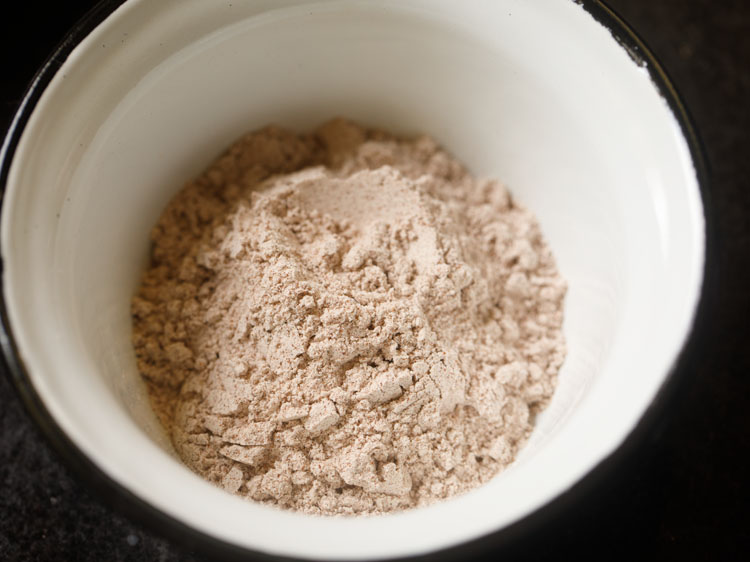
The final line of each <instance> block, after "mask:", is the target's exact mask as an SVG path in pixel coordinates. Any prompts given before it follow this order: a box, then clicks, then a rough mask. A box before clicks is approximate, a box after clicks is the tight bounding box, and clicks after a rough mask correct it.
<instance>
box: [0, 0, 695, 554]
mask: <svg viewBox="0 0 750 562" xmlns="http://www.w3.org/2000/svg"><path fill="white" fill-rule="evenodd" d="M336 115H342V116H346V117H349V118H352V119H355V120H358V121H361V122H363V123H366V124H370V125H376V126H380V127H383V128H387V129H390V130H393V131H396V132H401V133H419V132H426V133H429V134H431V135H433V136H434V137H436V138H437V139H438V140H439V141H440V142H441V143H442V144H444V145H445V146H446V147H447V148H448V149H449V150H450V151H452V152H453V153H454V154H455V155H456V156H458V157H459V158H460V159H462V160H463V161H464V162H466V163H467V164H468V165H469V167H470V168H471V169H472V171H473V172H474V173H475V174H477V175H487V176H495V177H498V178H500V179H501V180H503V181H504V182H505V183H506V184H508V185H509V187H510V188H511V190H512V192H513V193H514V194H515V195H516V197H517V198H518V199H519V200H520V201H521V202H522V203H524V204H525V205H527V206H528V207H530V208H531V209H532V210H533V211H534V212H535V213H536V214H537V216H538V218H539V219H540V222H541V224H542V228H543V231H544V233H545V235H546V237H547V239H548V240H549V242H550V243H551V246H552V248H553V250H554V252H555V255H556V258H557V260H558V265H559V266H560V269H561V271H562V273H563V275H564V276H565V277H566V279H567V280H568V282H569V293H568V297H567V300H566V311H565V312H566V318H565V333H566V338H567V342H568V349H569V351H568V357H567V360H566V362H565V365H564V367H563V370H562V372H561V374H560V378H559V383H558V388H557V391H556V393H555V395H554V399H553V401H552V404H551V405H550V406H549V408H548V409H547V410H546V411H545V412H544V413H543V414H542V415H541V416H540V417H539V418H538V420H537V423H536V429H535V431H534V434H533V437H532V439H531V440H530V442H529V443H528V445H527V446H526V447H525V449H524V450H523V451H522V453H521V455H520V457H519V459H518V461H517V462H516V463H515V464H514V465H513V466H512V467H511V468H510V469H509V470H507V471H506V472H505V473H503V474H501V475H500V476H498V477H497V478H496V479H495V480H493V481H492V482H491V483H490V484H488V485H486V486H484V487H482V488H481V489H478V490H475V491H474V492H471V493H469V494H466V495H465V496H461V497H459V498H455V499H453V500H450V501H447V502H444V503H442V504H439V505H436V506H432V507H429V508H425V509H419V510H415V511H412V512H406V513H401V514H395V515H389V516H382V517H375V518H359V519H340V518H339V519H326V518H314V517H310V516H302V515H297V514H293V513H286V512H281V511H278V510H274V509H271V508H267V507H263V506H259V505H255V504H252V503H249V502H245V501H242V500H240V499H238V498H235V497H232V496H230V495H228V494H225V493H224V492H222V491H220V490H218V489H216V488H214V487H212V486H210V485H209V484H206V483H204V482H203V481H202V480H201V479H200V478H198V477H197V476H195V475H193V474H192V473H190V472H189V471H188V470H187V469H186V468H184V467H183V466H182V465H181V464H180V463H179V461H177V460H176V459H175V458H174V453H173V452H172V450H171V446H170V444H169V440H168V439H167V438H166V436H165V435H164V434H163V431H162V430H161V428H160V426H159V424H158V422H157V421H156V419H155V416H154V415H153V413H152V412H151V410H150V407H149V404H148V400H147V397H146V394H145V387H144V385H143V383H142V381H141V380H140V378H139V375H138V373H137V370H136V367H135V360H134V355H133V351H132V347H131V343H130V330H131V324H130V317H129V301H130V298H131V296H132V294H133V293H134V291H135V288H136V285H137V283H138V280H139V276H140V274H141V272H142V270H143V268H144V266H145V264H146V260H147V256H148V250H149V241H148V235H149V230H150V228H151V226H152V225H153V224H154V223H155V221H156V219H157V218H158V216H159V214H160V212H161V210H162V209H163V207H164V206H165V204H166V203H167V201H168V199H169V198H170V197H171V196H172V195H173V194H174V193H175V192H176V191H177V190H179V189H180V187H181V186H182V184H183V182H184V181H185V180H187V179H188V178H190V177H191V176H193V175H194V174H196V173H197V172H199V171H200V170H201V169H202V168H204V167H205V166H206V165H207V164H208V163H209V162H210V161H211V160H212V159H213V158H214V157H216V156H217V155H218V154H219V153H220V152H221V151H222V149H223V148H224V147H226V146H227V145H228V144H229V143H231V142H232V141H233V140H234V139H235V138H236V137H237V136H239V135H240V134H242V133H243V132H245V131H248V130H251V129H254V128H257V127H259V126H263V125H265V124H268V123H270V122H274V123H279V124H282V125H285V126H288V127H292V128H295V129H308V128H311V127H313V126H314V125H316V124H318V123H320V122H322V121H324V120H326V119H328V118H330V117H333V116H336ZM2 257H3V263H4V268H5V273H4V275H5V277H4V286H3V292H4V297H5V300H6V305H7V308H8V317H9V322H10V326H11V330H12V334H13V336H14V338H15V340H16V343H17V345H18V349H19V353H20V356H21V359H22V361H23V363H24V364H25V366H26V368H27V370H28V373H29V377H30V379H31V382H32V384H33V385H34V387H35V389H36V390H37V392H38V393H39V395H40V396H41V398H42V399H43V401H44V403H45V406H46V407H47V408H48V409H49V411H50V413H51V414H52V416H53V417H54V419H55V420H56V422H57V423H58V424H59V425H60V426H61V428H62V429H63V430H64V431H65V432H66V433H67V434H68V435H69V436H70V437H71V439H72V440H73V441H74V443H75V444H76V445H77V446H78V447H79V448H80V449H81V451H83V453H85V454H86V455H87V456H88V457H89V458H90V459H91V460H93V461H94V462H95V463H96V464H97V465H98V466H99V467H100V468H101V469H102V470H103V471H104V472H105V473H106V474H107V475H109V476H110V477H111V478H113V479H114V480H115V481H116V482H118V483H119V484H121V485H123V486H124V487H126V488H127V489H129V490H130V491H131V492H133V493H135V494H136V495H137V496H139V497H141V498H142V499H144V500H146V501H147V502H148V503H150V504H152V505H154V506H155V507H157V508H158V509H160V510H162V511H164V512H166V513H168V514H169V515H171V516H173V517H175V518H177V519H179V520H180V521H182V522H185V523H187V524H189V525H191V526H193V527H195V528H197V529H199V530H201V531H203V532H205V533H208V534H210V535H212V536H215V537H217V538H220V539H223V540H227V541H229V542H232V543H235V544H238V545H240V546H245V547H248V548H252V549H256V550H261V551H265V552H271V553H278V554H286V555H296V556H302V557H310V558H342V557H347V558H363V557H370V558H373V557H387V556H396V555H409V554H419V553H425V552H429V551H432V550H435V549H438V548H441V547H445V546H448V545H452V544H456V543H458V542H461V541H465V540H468V539H471V538H474V537H477V536H480V535H482V534H486V533H488V532H490V531H492V530H496V529H499V528H501V527H503V526H505V525H507V524H509V523H511V522H513V521H515V520H517V519H519V518H520V517H522V516H523V515H525V514H527V513H529V512H531V511H533V510H535V509H537V508H538V507H540V506H541V505H543V504H544V503H546V502H547V501H549V500H550V499H552V498H553V497H555V496H556V495H558V494H559V493H561V492H563V491H564V490H566V489H567V488H569V487H570V486H571V485H572V484H573V483H575V482H576V481H577V480H578V479H580V478H581V477H582V476H583V475H585V474H586V472H588V471H589V470H590V469H591V468H593V466H595V465H596V464H597V463H598V462H599V461H601V460H602V459H603V458H604V457H606V456H607V455H608V454H609V453H611V452H612V451H613V450H614V449H615V448H616V447H617V446H618V445H619V444H620V443H621V442H622V440H623V439H624V438H625V437H626V435H627V434H628V432H629V431H630V430H631V429H632V428H633V426H634V425H635V423H636V422H637V420H638V419H639V418H640V417H641V415H642V414H643V412H644V411H645V409H646V408H647V407H648V405H649V403H650V402H651V400H652V399H653V397H654V395H655V393H656V392H657V390H658V389H659V387H660V385H661V384H662V383H663V381H664V380H665V377H666V376H667V374H668V372H669V369H670V366H671V364H672V361H673V359H674V357H675V355H676V353H677V352H678V350H679V348H680V346H681V345H682V343H683V341H684V338H685V336H686V333H687V330H688V329H689V325H690V322H691V319H692V315H693V311H694V307H695V304H696V302H697V298H698V292H699V287H700V281H701V269H702V265H703V215H702V208H701V203H700V196H699V192H698V186H697V180H696V175H695V172H694V169H693V165H692V161H691V158H690V153H689V150H688V147H687V145H686V143H685V141H684V138H683V136H682V134H681V131H680V128H679V125H678V124H677V122H676V120H675V119H674V117H673V116H672V114H671V112H670V110H669V108H668V106H667V104H666V102H665V101H664V100H663V99H662V98H661V97H660V96H659V94H658V92H657V91H656V89H655V87H654V86H653V84H652V83H651V82H650V79H649V76H648V73H647V72H646V71H645V70H644V69H643V68H641V67H639V66H638V65H637V64H636V63H635V62H633V61H632V60H631V59H630V58H629V57H628V55H627V53H626V52H625V51H624V49H623V48H621V47H620V46H619V45H618V43H617V42H616V41H615V40H614V39H613V38H612V37H611V36H610V34H609V32H608V31H607V30H606V29H604V28H603V27H602V26H600V25H599V24H598V23H597V22H596V21H594V20H593V18H591V17H590V16H589V15H588V14H587V13H586V12H585V11H584V10H583V9H582V8H581V7H580V6H578V5H576V4H574V3H573V2H555V3H552V2H547V1H546V0H523V1H521V0H507V1H505V2H503V3H496V2H489V1H488V2H475V3H471V4H464V3H461V4H460V6H459V4H458V3H455V2H450V1H448V0H445V1H430V2H427V1H426V0H421V1H420V0H410V1H401V2H398V3H396V2H303V1H288V2H262V1H256V2H246V3H238V4H234V5H233V4H228V5H227V4H224V5H222V6H220V7H219V6H217V5H216V4H215V3H206V2H201V1H200V0H179V2H178V1H177V0H170V1H165V2H160V3H156V2H147V1H145V0H131V1H129V2H127V3H125V4H124V5H123V6H122V7H120V8H119V9H118V10H116V11H115V12H114V14H113V15H112V16H110V17H109V19H107V20H106V21H105V22H104V23H103V24H102V25H101V26H100V27H99V28H97V29H96V30H95V31H94V32H93V33H92V34H91V35H89V36H88V37H87V38H86V39H85V40H83V42H82V43H81V44H80V45H79V46H78V47H77V48H76V50H75V51H74V52H73V54H72V55H71V56H70V58H69V59H68V60H67V62H66V63H65V64H64V65H63V67H62V69H61V70H60V71H59V72H58V74H57V75H56V76H55V78H54V79H53V80H52V82H51V83H50V85H49V86H48V87H47V89H46V91H45V93H44V94H43V96H42V98H41V100H40V101H39V103H38V105H37V107H36V109H35V111H34V113H33V114H32V116H31V118H30V120H29V122H28V125H27V126H26V129H25V132H24V134H23V137H22V139H21V142H20V143H19V145H18V148H17V150H16V153H15V156H14V160H13V164H12V168H11V171H10V174H9V179H8V184H7V191H6V194H5V201H4V203H3V209H2ZM290 536H293V537H294V541H290V540H289V537H290ZM385 537H387V540H383V539H384V538H385Z"/></svg>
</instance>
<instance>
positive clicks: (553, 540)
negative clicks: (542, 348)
mask: <svg viewBox="0 0 750 562" xmlns="http://www.w3.org/2000/svg"><path fill="white" fill-rule="evenodd" d="M91 5H92V3H91V2H81V1H75V2H66V3H58V4H50V5H49V6H44V7H40V6H39V5H36V4H32V5H23V6H19V7H20V8H21V14H20V17H17V18H14V19H11V18H9V17H7V15H5V16H4V18H3V19H2V21H0V31H2V33H0V36H2V41H3V43H4V44H3V48H2V51H1V52H0V56H2V57H3V59H2V64H1V65H0V69H2V72H3V82H2V89H0V103H2V107H1V108H0V126H1V127H2V128H3V129H4V128H5V126H6V125H7V122H8V120H9V119H10V116H11V115H12V113H13V111H14V110H15V105H16V104H17V103H18V101H20V98H21V96H22V93H23V90H24V89H25V86H26V85H27V83H28V81H29V80H30V79H31V77H32V75H33V73H34V71H35V70H36V68H37V67H38V66H39V65H40V64H41V63H42V62H43V61H44V60H45V58H46V57H47V55H48V54H49V53H50V52H51V51H52V49H53V47H54V46H55V44H56V43H57V42H59V40H61V39H62V37H63V35H64V33H65V31H66V30H67V29H68V28H70V27H71V26H72V25H73V23H74V22H75V21H77V19H78V18H79V16H80V15H82V14H83V13H84V12H85V11H86V10H87V9H88V8H89V7H90V6H91ZM610 5H611V6H613V7H614V8H615V9H616V10H618V11H619V12H620V13H621V14H622V15H623V16H624V17H625V19H626V20H628V21H629V22H630V23H631V25H632V26H633V27H634V28H635V29H636V30H637V31H638V32H639V33H640V34H641V36H642V37H643V38H645V40H646V42H647V43H648V44H649V46H650V47H651V48H652V50H653V51H654V52H655V53H656V55H657V57H659V58H660V60H661V61H662V63H663V65H664V66H665V67H666V69H667V71H668V72H669V73H670V75H671V76H672V78H673V80H674V82H675V84H676V85H677V88H678V89H679V90H680V92H681V94H682V97H683V100H684V101H685V102H686V105H687V106H688V108H689V110H690V111H691V113H692V115H693V118H694V122H695V124H696V125H697V128H698V130H699V132H700V133H701V135H702V137H703V140H704V143H705V145H706V150H707V153H708V157H709V162H710V165H711V168H712V174H711V179H712V190H711V191H712V195H713V206H714V209H715V213H716V219H717V220H716V226H717V231H718V241H717V245H716V246H717V251H718V256H717V257H718V263H719V266H720V275H721V277H720V283H721V290H720V291H719V292H718V293H717V295H716V297H715V299H714V301H713V304H714V314H713V315H712V316H711V318H709V319H708V322H710V330H708V331H706V332H704V335H703V337H702V338H701V342H700V347H699V350H698V351H699V352H698V353H696V354H694V355H693V356H692V357H691V359H692V365H691V366H689V367H688V369H686V372H685V373H684V378H685V379H686V384H684V385H683V387H682V389H681V391H680V393H679V394H678V395H677V396H676V397H675V399H674V400H673V407H672V408H671V410H670V415H669V418H668V419H666V420H665V422H664V423H663V424H661V425H660V426H659V429H658V432H657V433H655V434H654V435H653V437H652V439H650V440H649V441H647V442H645V443H643V444H642V446H641V447H640V448H639V449H638V450H637V451H636V452H635V454H632V455H631V456H630V462H628V463H627V464H625V465H623V468H622V470H621V471H619V473H618V474H617V476H616V477H615V478H613V479H611V480H609V481H608V482H607V483H606V485H600V486H598V487H596V488H595V489H594V491H593V493H590V494H589V497H588V498H587V499H586V501H581V502H580V504H579V505H577V506H576V507H575V508H574V509H571V510H569V511H568V512H566V513H565V514H564V516H563V517H560V518H559V521H557V522H555V523H553V524H548V525H547V526H546V527H545V528H544V529H543V530H541V531H540V532H539V533H538V536H535V537H532V539H527V540H525V541H523V542H522V543H521V544H519V545H517V546H516V547H515V548H513V549H512V550H511V551H506V552H504V554H505V555H506V556H504V558H506V559H526V560H553V559H554V560H557V559H566V558H568V557H569V556H573V555H585V554H594V555H596V556H597V557H602V558H608V559H611V558H617V559H643V558H659V559H681V560H743V559H750V533H749V532H748V526H747V523H745V521H744V520H745V519H748V518H750V515H749V514H748V510H749V508H748V506H750V486H748V484H747V481H746V478H747V477H748V468H750V463H748V461H747V458H746V457H747V456H748V455H747V453H746V451H747V449H748V444H749V443H748V442H749V441H750V417H748V407H750V383H749V382H748V367H750V351H748V350H747V349H746V341H747V336H748V330H747V328H746V327H745V325H746V324H747V320H746V317H747V314H748V313H749V312H750V306H748V304H749V301H750V298H748V290H747V287H748V280H749V279H748V269H749V268H748V264H747V256H748V250H749V249H750V248H748V242H749V241H750V220H749V218H750V215H749V214H748V213H749V212H750V186H748V179H747V178H749V177H750V165H749V160H750V113H749V104H750V8H748V7H746V6H747V4H746V3H745V2H744V1H739V0H737V1H729V0H723V1H715V2H709V1H708V0H688V1H677V0H651V1H649V0H611V1H610ZM6 59H7V60H6ZM0 401H1V406H0V559H2V560H187V561H190V560H204V559H205V558H200V557H198V556H196V555H192V554H190V553H188V552H187V551H186V550H185V549H184V548H181V547H180V546H178V545H175V544H173V543H170V542H167V541H165V540H163V539H160V538H158V537H157V536H155V535H154V534H153V533H151V532H149V531H146V530H144V529H143V528H142V527H141V526H140V525H139V524H137V523H133V522H131V521H129V520H128V519H126V518H124V517H122V516H120V515H118V514H117V510H116V509H115V510H113V509H112V506H111V505H105V504H103V503H102V501H100V500H99V499H98V498H97V497H95V496H94V495H93V494H92V493H90V492H89V491H88V488H87V485H86V483H85V482H81V481H79V480H78V479H77V478H76V477H74V476H72V475H71V474H70V473H69V471H68V470H67V469H65V468H64V467H63V466H62V465H61V464H60V461H59V459H58V458H57V456H56V455H55V454H54V453H52V452H51V451H50V450H49V448H48V446H47V444H46V442H45V441H44V439H43V438H42V437H41V435H40V433H39V432H38V430H36V429H35V427H34V426H33V424H32V422H31V420H30V419H29V417H28V415H27V414H26V413H25V411H24V410H23V409H22V407H21V406H20V402H19V400H18V399H17V397H16V395H15V393H14V391H13V389H12V388H11V386H10V384H9V383H8V381H7V380H6V378H5V377H0ZM115 507H116V506H115Z"/></svg>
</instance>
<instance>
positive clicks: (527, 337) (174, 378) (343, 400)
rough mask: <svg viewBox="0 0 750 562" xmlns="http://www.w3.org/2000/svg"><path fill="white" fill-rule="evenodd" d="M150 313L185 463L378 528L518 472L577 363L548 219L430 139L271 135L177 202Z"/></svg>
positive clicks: (244, 146) (233, 485)
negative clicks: (536, 426)
mask: <svg viewBox="0 0 750 562" xmlns="http://www.w3.org/2000/svg"><path fill="white" fill-rule="evenodd" d="M152 238H153V244H154V246H153V254H152V264H151V267H150V269H149V270H148V271H147V273H146V274H145V276H144V278H143V283H142V286H141V287H140V290H139V292H138V295H137V296H136V297H135V298H134V300H133V307H132V310H133V319H134V345H135V349H136V353H137V357H138V364H139V368H140V370H141V372H142V374H143V376H144V377H145V379H146V381H147V382H148V385H149V389H150V392H151V396H152V401H153V405H154V408H155V410H156V412H157V414H158V415H159V417H160V419H161V421H162V423H163V424H164V425H165V427H166V428H167V429H168V431H169V432H170V434H171V436H172V440H173V443H174V445H175V448H176V450H177V452H178V453H179V454H180V456H181V457H182V458H183V460H184V461H185V463H186V464H187V465H188V466H189V467H190V468H192V469H193V470H195V471H196V472H197V473H199V474H201V475H203V476H204V477H205V478H207V479H208V480H210V481H212V482H215V483H217V484H219V485H220V486H222V487H223V488H224V489H226V490H228V491H230V492H234V493H237V494H240V495H243V496H247V497H250V498H252V499H254V500H257V501H261V502H266V503H271V504H275V505H278V506H281V507H286V508H292V509H297V510H301V511H305V512H309V513H322V514H336V513H380V512H387V511H392V510H398V509H403V508H409V507H414V506H419V505H424V504H428V503H430V502H432V501H435V500H437V499H440V498H446V497H449V496H452V495H454V494H457V493H461V492H463V491H466V490H469V489H470V488H473V487H475V486H478V485H480V484H481V483H483V482H486V481H487V480H488V479H490V478H491V477H492V476H494V475H495V474H497V472H498V471H500V470H502V469H503V467H505V466H507V465H508V464H509V463H510V462H512V460H513V458H514V457H515V454H516V451H517V450H518V448H519V446H521V444H522V443H523V442H524V440H525V439H526V437H527V436H528V434H529V432H530V430H531V420H532V418H533V415H534V414H535V413H536V412H538V411H539V410H540V409H541V408H543V407H544V405H545V404H546V402H547V401H548V399H549V397H550V395H551V394H552V391H553V388H554V385H555V380H556V375H557V371H558V369H559V368H560V365H561V364H562V361H563V358H564V354H565V352H564V343H563V337H562V334H561V329H560V328H561V323H562V302H563V297H564V294H565V284H564V282H563V281H562V279H561V278H560V276H559V275H558V273H557V270H556V267H555V264H554V261H553V258H552V255H551V253H550V251H549V248H548V247H547V246H546V245H545V243H544V241H543V240H542V237H541V233H540V231H539V227H538V225H537V222H536V220H535V219H534V217H533V216H532V215H531V213H529V212H528V211H527V210H525V209H524V208H522V207H520V206H519V205H518V204H516V203H515V202H514V201H513V200H512V198H511V197H510V196H509V195H508V193H507V191H506V190H505V188H504V187H503V186H502V185H501V184H499V183H498V182H496V181H488V180H476V179H474V178H472V177H471V176H470V175H469V173H468V172H467V171H466V170H465V168H464V167H463V166H462V165H461V164H459V163H458V162H457V161H455V160H454V159H452V158H451V157H450V156H449V155H448V154H446V153H445V152H444V151H443V150H441V149H440V148H439V147H438V146H437V145H436V144H435V142H434V141H432V140H431V139H429V138H427V137H421V138H419V139H417V140H403V139H397V138H395V137H392V136H390V135H387V134H385V133H382V132H378V131H372V130H365V129H362V128H360V127H358V126H356V125H354V124H352V123H350V122H347V121H343V120H336V121H332V122H330V123H328V124H326V125H324V126H322V127H320V128H319V129H317V130H316V131H315V132H314V133H313V134H306V135H296V134H293V133H290V132H287V131H285V130H282V129H279V128H276V127H268V128H265V129H263V130H261V131H258V132H256V133H252V134H250V135H247V136H246V137H244V138H242V139H241V140H240V141H238V142H237V143H236V144H235V145H233V146H232V147H231V148H230V149H229V151H228V152H227V153H226V154H225V155H224V156H222V157H221V158H219V159H218V161H217V162H216V163H215V164H214V165H212V166H211V167H210V168H209V169H208V170H207V171H206V172H205V173H203V174H202V175H201V176H200V177H199V178H197V179H196V180H195V181H193V182H191V183H189V184H188V185H187V186H186V187H185V188H184V189H183V190H182V191H181V192H180V193H179V194H178V195H177V196H176V197H175V198H174V199H173V200H172V201H171V203H170V204H169V206H168V207H167V209H166V210H165V212H164V214H163V215H162V217H161V219H160V220H159V222H158V224H157V226H156V227H155V228H154V231H153V234H152Z"/></svg>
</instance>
